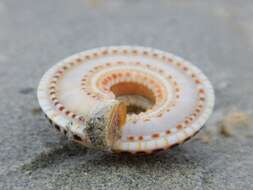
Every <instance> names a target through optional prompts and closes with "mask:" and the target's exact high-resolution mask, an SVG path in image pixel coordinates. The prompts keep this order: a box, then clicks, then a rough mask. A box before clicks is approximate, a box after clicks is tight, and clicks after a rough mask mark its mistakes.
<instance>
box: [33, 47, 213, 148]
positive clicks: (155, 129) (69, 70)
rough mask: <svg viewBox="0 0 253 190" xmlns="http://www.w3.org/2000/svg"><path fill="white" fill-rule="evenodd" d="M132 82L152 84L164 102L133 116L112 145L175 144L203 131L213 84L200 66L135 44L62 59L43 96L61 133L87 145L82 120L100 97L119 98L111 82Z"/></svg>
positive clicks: (44, 82) (41, 92)
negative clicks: (114, 92)
mask: <svg viewBox="0 0 253 190" xmlns="http://www.w3.org/2000/svg"><path fill="white" fill-rule="evenodd" d="M129 73H130V74H129ZM114 76H115V78H113V77H114ZM110 78H111V79H112V80H109V79H110ZM127 81H128V82H129V81H130V82H136V83H139V84H142V85H144V86H146V87H147V88H149V89H151V90H152V91H153V92H154V94H155V96H156V97H159V98H157V99H158V100H159V101H156V103H155V105H154V106H153V107H152V108H151V109H149V110H148V111H146V112H143V113H140V114H138V115H131V116H129V118H128V119H127V122H126V124H125V126H124V128H123V133H122V138H121V139H120V140H119V141H118V142H117V143H116V144H115V145H114V147H113V150H118V151H128V152H152V151H153V150H155V149H165V148H169V147H172V146H173V145H175V144H179V143H182V142H184V141H185V140H186V139H188V138H190V137H192V136H193V135H194V134H195V133H196V132H197V131H199V129H200V128H201V127H202V126H203V125H204V123H205V122H206V120H207V119H208V117H209V116H210V114H211V112H212V110H213V106H214V92H213V88H212V86H211V84H210V82H209V81H208V79H207V77H206V76H205V75H204V74H203V73H202V72H201V71H200V70H199V69H198V68H197V67H196V66H194V65H192V64H191V63H189V62H188V61H186V60H184V59H182V58H180V57H178V56H175V55H173V54H170V53H167V52H163V51H160V50H155V49H151V48H144V47H133V46H119V47H102V48H97V49H93V50H89V51H84V52H81V53H78V54H76V55H73V56H71V57H69V58H67V59H64V60H62V61H61V62H59V63H58V64H56V65H55V66H53V67H52V68H51V69H50V70H49V71H47V72H46V73H45V75H44V76H43V78H42V79H41V82H40V85H39V88H38V99H39V103H40V106H41V107H42V109H43V111H44V112H45V114H46V115H47V117H48V118H49V119H50V120H51V121H52V122H53V123H54V124H55V125H56V126H57V128H58V129H59V130H60V131H61V132H63V133H64V134H66V135H68V136H72V137H73V136H75V135H77V136H78V139H75V140H77V142H79V143H82V144H85V143H86V141H87V136H86V134H85V133H84V132H83V131H82V130H81V129H82V125H83V120H85V117H86V116H87V115H89V113H90V111H91V110H92V109H94V108H95V107H97V106H99V104H101V102H103V101H104V100H107V99H113V98H115V95H114V94H113V93H112V92H110V91H109V87H111V86H112V85H114V84H117V83H120V82H127Z"/></svg>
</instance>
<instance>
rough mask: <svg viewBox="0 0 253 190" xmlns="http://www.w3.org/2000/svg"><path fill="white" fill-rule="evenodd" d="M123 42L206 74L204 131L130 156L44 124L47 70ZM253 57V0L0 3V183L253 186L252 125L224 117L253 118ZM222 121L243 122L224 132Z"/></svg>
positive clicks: (8, 189)
mask: <svg viewBox="0 0 253 190" xmlns="http://www.w3.org/2000/svg"><path fill="white" fill-rule="evenodd" d="M122 44H130V45H142V46H151V47H155V48H159V49H162V50H166V51H170V52H172V53H176V54H178V55H180V56H183V57H184V58H186V59H188V60H190V61H191V62H193V63H194V64H196V65H197V66H198V67H199V68H201V69H202V70H203V71H204V72H205V74H206V75H207V76H208V77H209V78H210V80H211V81H212V83H213V85H214V88H215V91H216V106H215V110H214V114H213V115H212V117H211V118H210V120H209V121H208V123H207V125H206V127H205V129H204V130H203V131H202V134H200V135H199V136H197V137H196V138H195V139H193V140H191V141H190V142H188V143H186V144H184V145H181V146H179V147H177V148H175V149H173V150H172V151H170V152H167V153H163V154H159V155H153V156H147V157H130V156H117V155H111V154H110V153H105V152H97V151H94V150H89V149H85V148H81V147H79V146H77V145H75V144H72V143H69V142H68V141H67V140H65V139H63V138H61V137H60V136H58V135H57V134H56V132H54V131H53V130H52V129H50V128H49V127H48V124H47V121H46V120H45V119H44V117H43V115H42V113H41V112H40V111H39V110H38V103H37V99H36V88H37V85H38V82H39V80H40V78H41V76H42V74H43V73H44V72H45V71H46V70H47V69H48V68H49V67H50V66H52V65H53V64H54V63H55V62H57V61H58V60H60V59H62V58H64V57H66V56H69V55H71V54H73V53H75V52H79V51H82V50H85V49H89V48H93V47H99V46H105V45H122ZM252 60H253V2H252V1H250V0H248V1H247V0H244V1H236V0H230V1H225V0H210V1H203V0H171V1H169V0H168V1H166V0H162V1H144V0H138V1H123V0H122V1H116V0H115V1H110V0H109V1H102V0H93V1H91V0H90V1H84V0H73V1H68V0H54V1H52V0H43V1H35V0H23V1H20V0H0V112H1V114H0V121H1V124H0V189H1V190H13V189H15V190H16V189H25V190H27V189H38V190H40V189H73V190H76V189H229V190H231V189H235V190H237V189H253V159H252V158H253V148H252V147H253V137H252V136H251V135H247V134H251V132H252V125H251V124H249V123H247V122H246V123H245V122H241V123H240V121H239V122H237V123H233V120H232V121H230V120H229V118H228V117H230V116H231V114H230V113H231V112H232V116H233V112H235V115H236V113H237V112H239V113H241V114H242V115H243V114H244V113H245V114H247V115H248V116H247V117H251V116H252V114H253V96H252V95H253V87H252V86H253V85H252V81H253V74H252V72H253V63H252ZM229 114H230V115H229ZM227 115H228V117H227ZM237 116H238V115H237ZM224 118H225V120H224ZM227 120H228V122H227ZM238 123H239V124H238ZM222 125H223V126H224V125H225V127H230V126H231V125H243V126H244V127H242V128H240V127H239V129H241V130H237V132H236V133H232V135H227V134H226V135H224V132H223V133H220V132H219V131H220V129H221V126H222ZM247 130H249V132H246V135H245V131H247ZM241 131H244V132H243V133H241Z"/></svg>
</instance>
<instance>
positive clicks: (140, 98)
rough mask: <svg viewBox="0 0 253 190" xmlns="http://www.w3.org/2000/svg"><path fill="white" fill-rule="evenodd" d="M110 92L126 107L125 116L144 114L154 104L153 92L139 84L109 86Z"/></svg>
mask: <svg viewBox="0 0 253 190" xmlns="http://www.w3.org/2000/svg"><path fill="white" fill-rule="evenodd" d="M110 90H111V91H112V92H113V94H114V95H115V97H116V99H117V100H119V101H121V102H123V103H124V104H125V105H126V112H127V116H131V115H132V114H136V115H137V114H140V113H142V112H146V111H147V110H148V109H151V108H152V107H153V106H154V105H155V102H156V98H155V94H154V92H153V91H152V90H151V89H149V88H148V87H147V86H146V85H144V84H141V83H137V82H132V81H131V82H120V83H117V84H114V85H113V86H111V88H110Z"/></svg>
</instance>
